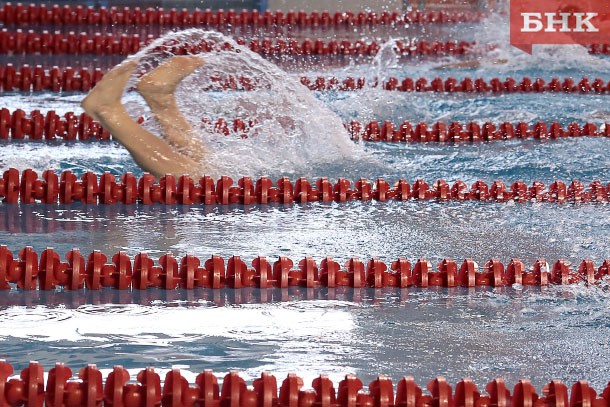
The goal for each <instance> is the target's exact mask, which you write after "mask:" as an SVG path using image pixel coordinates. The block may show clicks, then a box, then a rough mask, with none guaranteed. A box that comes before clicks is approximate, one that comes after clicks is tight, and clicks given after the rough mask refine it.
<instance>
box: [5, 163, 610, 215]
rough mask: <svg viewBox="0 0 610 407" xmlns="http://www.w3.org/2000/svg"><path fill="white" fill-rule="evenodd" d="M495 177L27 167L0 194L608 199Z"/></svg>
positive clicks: (595, 191)
mask: <svg viewBox="0 0 610 407" xmlns="http://www.w3.org/2000/svg"><path fill="white" fill-rule="evenodd" d="M509 185H510V187H508V186H507V184H506V183H505V182H503V181H499V180H496V181H494V182H493V183H491V185H488V184H487V183H485V182H483V181H480V180H479V181H476V182H474V183H473V184H472V185H471V186H468V185H467V184H466V183H465V182H463V181H461V180H460V181H456V182H455V183H453V185H449V183H447V182H446V181H445V180H442V179H440V180H437V181H435V182H434V183H433V184H432V185H430V184H428V183H427V182H426V181H424V180H421V179H420V180H417V181H415V182H414V183H413V184H409V183H408V182H407V181H406V180H404V179H400V180H398V181H397V182H395V183H394V184H393V185H392V184H390V183H389V182H387V181H386V180H384V179H383V178H379V179H377V180H375V181H369V180H367V179H365V178H360V179H359V180H357V181H355V182H353V183H352V182H351V181H350V180H348V179H345V178H339V179H337V181H335V182H331V181H330V180H329V179H328V178H318V179H317V180H315V181H309V180H307V179H306V178H304V177H301V178H299V179H297V180H296V181H295V182H294V183H293V182H292V181H291V180H290V179H289V178H288V177H283V178H280V179H279V180H277V182H276V183H274V182H273V181H272V180H271V179H270V178H268V177H262V178H259V179H258V180H253V179H251V178H249V177H243V178H240V179H239V180H238V182H237V184H235V183H234V181H233V179H232V178H230V177H226V176H223V177H220V179H218V181H215V180H214V179H212V178H211V177H209V176H204V177H201V178H200V179H193V178H191V177H189V176H186V175H182V176H179V177H176V176H173V175H165V176H163V177H161V178H160V179H159V181H158V182H157V181H156V179H155V177H154V176H153V175H151V174H144V175H143V176H142V177H140V178H139V179H138V178H137V177H135V176H134V175H133V174H131V173H125V174H123V175H121V176H120V177H119V179H118V180H117V177H116V176H115V175H113V174H110V173H108V172H106V173H104V174H102V175H96V174H94V173H93V172H91V171H88V172H86V173H84V174H82V176H81V177H80V178H79V177H77V176H76V175H75V174H74V173H73V172H72V171H69V170H67V171H63V172H61V174H59V175H58V174H57V173H55V172H54V171H53V170H46V171H44V172H43V174H42V178H40V177H39V176H38V174H37V173H36V171H34V170H32V169H26V170H24V171H23V172H22V173H21V174H20V173H19V171H18V170H17V169H15V168H10V169H8V170H6V171H4V174H3V176H2V178H0V198H3V199H2V202H3V203H7V204H16V203H21V204H34V203H44V204H56V203H60V204H62V205H67V204H73V203H77V202H81V203H86V204H90V205H96V204H99V205H112V204H124V205H131V204H136V203H138V204H141V205H153V204H164V205H221V206H222V205H230V204H240V205H268V204H302V203H308V202H342V203H345V202H350V201H362V202H366V201H378V202H384V201H392V200H393V201H437V202H447V201H457V202H463V201H478V202H516V203H529V202H546V203H568V202H569V203H575V204H580V203H597V204H601V203H606V202H609V201H610V183H608V184H606V185H604V184H603V183H602V181H600V180H595V181H593V182H591V183H589V184H588V186H586V185H585V184H584V183H583V182H581V181H578V180H573V181H572V182H571V183H565V182H563V181H555V182H553V183H551V184H550V185H549V186H548V187H547V186H546V185H545V184H544V183H542V182H540V181H534V182H533V183H532V185H531V186H528V185H527V184H526V183H525V182H523V181H520V180H519V181H516V182H513V183H512V184H509Z"/></svg>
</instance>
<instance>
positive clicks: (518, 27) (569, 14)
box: [510, 0, 610, 53]
mask: <svg viewBox="0 0 610 407" xmlns="http://www.w3.org/2000/svg"><path fill="white" fill-rule="evenodd" d="M510 42H511V44H512V45H513V46H515V47H517V48H520V49H522V50H524V51H525V52H528V53H531V52H532V45H535V44H580V45H594V44H610V1H608V0H511V4H510Z"/></svg>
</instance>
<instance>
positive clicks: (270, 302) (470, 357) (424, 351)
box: [0, 49, 610, 390]
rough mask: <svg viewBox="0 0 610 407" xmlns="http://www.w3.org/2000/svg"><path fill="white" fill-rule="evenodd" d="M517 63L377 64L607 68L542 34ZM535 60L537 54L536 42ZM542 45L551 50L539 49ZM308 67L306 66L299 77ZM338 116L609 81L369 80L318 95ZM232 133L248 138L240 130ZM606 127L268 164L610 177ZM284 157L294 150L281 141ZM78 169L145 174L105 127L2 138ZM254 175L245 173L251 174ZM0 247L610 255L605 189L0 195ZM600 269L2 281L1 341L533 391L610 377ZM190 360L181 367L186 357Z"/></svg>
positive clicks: (82, 358) (76, 353)
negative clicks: (62, 286) (425, 278)
mask: <svg viewBox="0 0 610 407" xmlns="http://www.w3.org/2000/svg"><path fill="white" fill-rule="evenodd" d="M502 52H503V53H509V56H511V59H510V62H509V63H508V65H501V66H495V65H493V64H491V62H489V61H492V60H493V59H494V58H496V57H497V55H491V56H489V57H487V58H483V61H484V62H485V64H487V65H485V64H484V65H483V66H482V67H481V68H474V69H455V68H451V69H448V70H443V71H438V70H434V69H433V68H434V67H436V66H437V65H438V64H439V63H440V62H439V61H437V60H417V61H415V62H414V63H413V64H409V63H407V62H404V61H403V63H401V64H399V65H397V66H396V67H390V68H388V72H390V73H391V74H396V73H398V74H400V75H403V76H406V75H409V76H416V75H424V76H427V77H434V76H442V77H446V76H451V75H453V76H456V77H463V76H483V77H493V76H497V75H502V76H508V75H514V76H519V75H530V76H543V77H545V78H550V77H551V76H554V75H559V76H561V77H563V76H565V75H572V76H575V77H580V76H590V77H596V76H600V77H602V78H604V79H606V80H608V79H610V78H608V77H607V76H606V72H607V67H608V66H607V63H608V62H607V61H606V60H605V59H603V58H596V57H589V56H587V55H586V54H583V53H576V55H577V57H578V58H581V59H582V61H584V62H581V63H580V64H578V63H575V62H574V61H573V58H572V54H571V53H570V51H565V50H564V51H552V50H551V51H549V50H542V51H540V52H539V53H538V54H537V55H536V56H534V57H533V58H534V59H533V60H530V65H529V66H526V62H527V59H525V57H523V56H521V55H519V54H518V51H517V53H515V54H514V55H513V54H510V52H511V51H508V50H506V49H505V50H503V51H502ZM528 58H529V57H528ZM545 61H546V62H545ZM301 69H304V70H305V71H306V72H308V73H310V74H311V75H317V74H319V73H320V72H323V73H328V72H331V73H333V74H336V75H338V76H341V75H344V76H347V75H354V74H360V75H365V76H367V75H370V74H371V71H372V70H373V68H372V66H371V65H370V64H369V65H353V66H350V65H348V66H343V67H315V69H314V68H313V67H305V68H303V67H301ZM300 73H301V72H299V74H300ZM81 97H82V95H61V96H58V95H51V94H36V95H19V94H9V95H6V96H3V98H2V101H3V105H4V106H7V107H9V108H13V109H14V108H17V107H19V108H22V109H24V110H26V111H28V110H32V109H36V108H38V109H41V110H46V109H48V108H50V107H53V108H54V109H56V110H58V111H79V107H78V101H79V100H80V98H81ZM318 97H319V98H320V99H321V100H323V101H324V102H325V103H326V104H327V105H328V106H329V107H330V108H331V109H333V110H334V111H336V112H337V113H338V114H339V116H341V118H342V119H343V120H350V119H353V118H355V119H359V120H363V121H364V120H370V119H373V118H375V119H382V120H383V119H391V120H394V121H402V120H412V121H416V122H418V121H422V120H423V121H427V122H432V121H436V120H444V121H447V122H449V121H453V120H458V121H467V120H476V121H487V120H491V121H494V122H498V121H510V122H516V121H521V120H523V121H526V122H530V123H533V122H535V121H538V120H545V121H559V122H560V123H562V124H563V125H566V124H568V123H570V122H571V121H577V122H579V123H582V122H585V121H593V122H595V123H598V124H599V123H602V122H604V121H605V120H608V118H609V117H610V115H609V112H610V110H609V108H608V106H607V105H608V99H607V98H608V97H607V96H586V95H570V96H566V95H546V94H545V95H502V96H484V97H477V96H476V95H438V94H425V95H413V94H398V93H389V92H379V91H372V90H367V91H365V92H360V93H350V94H347V93H345V94H333V93H328V94H319V95H318ZM236 142H239V141H238V140H236ZM609 146H610V139H607V138H606V139H602V138H582V139H565V140H558V141H546V142H541V141H535V140H513V141H509V142H502V141H500V142H490V143H478V144H469V143H462V144H457V145H452V144H446V145H439V144H435V143H430V144H381V143H378V144H372V143H369V144H366V143H365V144H363V148H364V150H365V152H366V154H367V156H371V157H373V158H374V160H372V161H371V160H368V161H358V160H351V161H350V160H346V161H345V162H343V163H330V164H317V165H315V166H312V167H311V168H308V169H305V170H302V169H300V170H299V171H296V170H294V171H290V167H289V166H282V167H281V169H278V170H276V171H275V172H274V171H270V172H269V173H268V174H267V175H269V176H271V177H272V178H278V177H280V176H283V175H288V176H291V177H292V178H293V179H294V178H296V177H299V176H307V177H310V178H315V177H319V176H327V177H330V178H333V179H335V178H337V177H347V178H350V179H357V178H359V177H367V178H370V179H376V178H378V177H384V178H386V179H388V180H390V181H394V180H397V179H399V178H406V179H408V180H409V181H414V180H416V179H418V178H423V179H425V180H427V181H428V182H433V181H434V180H435V179H438V178H443V179H446V180H447V181H448V182H454V181H456V180H458V179H462V180H464V181H466V182H474V181H476V180H478V179H482V180H485V181H486V182H492V181H493V180H494V179H501V180H503V181H505V182H507V183H508V182H513V181H516V180H519V179H521V180H524V181H525V182H527V183H531V182H532V181H533V180H535V179H538V180H541V181H543V182H545V183H546V184H547V185H548V184H549V183H551V182H553V181H554V180H556V179H560V180H564V181H566V182H569V181H571V180H572V179H579V180H581V181H583V182H585V183H588V182H590V181H592V180H594V179H601V180H602V181H604V183H605V184H606V183H608V182H609V181H610V158H609V156H608V151H609ZM282 158H284V159H289V158H290V157H288V158H286V157H282ZM11 166H13V167H17V168H20V169H23V168H28V167H31V168H35V169H36V170H37V171H39V172H41V171H42V170H44V169H47V168H54V169H56V170H58V171H59V170H66V169H70V170H72V171H74V172H76V173H78V174H80V173H83V172H85V171H87V170H91V171H94V172H96V173H101V172H103V171H110V172H112V173H114V174H121V173H123V172H126V171H131V172H134V173H135V174H136V175H141V171H140V170H139V169H138V168H137V166H136V165H135V163H134V162H133V160H132V159H131V158H130V156H129V154H128V153H127V152H126V151H125V150H124V149H123V148H122V147H121V146H119V145H118V144H116V143H114V142H106V143H98V142H90V143H68V142H40V143H23V142H2V143H1V145H0V168H3V169H5V168H8V167H11ZM243 175H252V174H243ZM0 233H2V242H1V243H2V244H6V245H7V246H8V247H9V249H11V250H13V251H17V250H18V249H20V248H21V247H23V246H26V245H30V246H33V247H34V248H35V250H37V251H41V250H43V249H45V248H46V247H54V248H55V249H56V250H57V251H59V252H60V253H64V252H66V251H67V250H69V249H71V248H72V247H78V248H80V249H81V251H82V252H84V253H88V252H89V251H91V250H94V249H99V250H102V251H103V252H105V253H106V254H112V253H115V252H117V251H119V250H124V251H126V252H127V253H128V254H129V255H135V254H136V253H138V252H140V251H147V252H148V253H149V254H150V255H151V257H158V256H160V255H161V254H163V253H166V252H171V253H173V254H174V255H176V256H182V255H184V254H186V253H192V254H195V255H197V256H199V257H200V258H202V259H205V258H208V257H210V256H211V255H212V254H219V255H221V256H225V257H228V256H231V255H234V254H237V255H240V256H242V258H243V259H245V260H246V261H251V260H252V259H253V258H254V257H256V256H259V255H264V256H267V257H269V258H274V257H277V256H289V257H291V258H293V259H294V260H298V259H300V258H303V257H305V256H312V257H314V258H315V259H316V260H320V259H322V258H323V257H326V256H332V257H334V258H336V259H338V260H346V259H348V258H350V257H360V258H361V259H369V258H372V257H379V258H381V259H382V260H384V261H392V260H394V259H396V258H398V257H407V258H408V259H410V260H411V261H414V260H417V259H418V258H420V257H426V258H428V259H429V260H431V261H432V262H433V263H434V264H435V263H436V262H437V261H440V260H441V259H442V258H445V257H451V258H454V259H456V261H458V262H461V261H462V260H463V259H464V258H467V257H469V258H474V259H475V260H477V261H478V262H479V264H483V263H484V262H485V261H486V260H488V259H489V258H492V257H497V258H499V259H500V260H501V261H503V262H508V261H509V259H510V258H513V257H518V258H520V259H521V260H523V261H524V262H525V263H526V264H532V263H533V262H534V261H535V260H536V259H537V258H546V259H547V260H548V261H549V262H551V261H554V260H556V259H559V258H565V259H567V260H569V261H570V262H572V264H574V265H577V264H578V263H579V262H580V261H581V260H582V259H584V258H591V259H593V260H594V261H595V263H596V264H600V263H601V261H602V260H603V259H606V258H609V257H610V239H608V235H609V233H610V205H608V204H583V205H573V204H565V205H557V204H536V203H528V204H496V203H474V202H467V203H455V202H454V203H430V202H424V203H422V202H406V203H402V202H386V203H377V202H370V203H359V202H353V203H348V204H336V203H332V204H319V203H315V204H308V205H291V206H286V207H284V206H280V205H275V206H265V207H258V206H253V207H247V208H244V207H240V206H229V207H181V206H170V207H165V206H151V207H142V206H110V207H104V206H91V205H89V206H88V205H71V206H60V205H5V204H3V205H0ZM609 296H610V293H609V291H608V286H607V285H602V286H601V287H597V288H585V287H580V286H575V287H549V288H544V289H539V288H525V289H518V288H517V289H515V288H512V287H509V288H502V289H487V288H481V289H476V290H465V289H433V290H417V289H412V290H403V291H399V290H392V289H388V290H372V289H362V290H351V289H344V290H324V289H320V290H300V289H294V290H270V291H261V290H256V289H249V290H243V291H238V292H235V291H231V290H227V291H210V290H195V291H191V292H184V291H180V290H177V291H171V292H165V291H158V290H149V291H146V292H117V291H112V290H105V291H102V292H77V293H69V292H59V291H58V292H50V293H45V292H32V293H24V292H19V291H17V290H12V291H10V292H4V293H1V295H0V323H1V324H2V326H3V327H5V329H3V330H2V331H1V332H0V343H1V345H2V353H1V354H0V357H3V358H6V359H8V360H9V361H11V362H12V363H13V364H15V365H16V367H18V369H20V368H22V367H25V365H26V363H27V362H28V361H29V360H31V359H36V360H39V361H41V362H42V363H43V364H44V365H45V366H46V367H47V368H50V367H51V366H52V365H53V364H54V363H55V362H56V361H63V362H66V363H67V364H69V365H70V366H71V367H73V368H77V367H81V366H83V365H85V364H86V363H96V364H97V365H98V367H100V368H102V369H109V368H111V367H112V366H113V365H114V364H123V365H124V366H125V367H127V368H129V369H131V370H132V371H135V370H137V369H139V368H141V367H144V366H147V365H154V366H155V367H159V368H161V369H169V368H171V367H172V366H177V367H180V368H182V369H185V370H186V371H187V373H186V376H187V377H188V378H189V379H190V380H191V381H193V380H194V376H195V375H196V374H197V373H198V372H200V371H201V370H203V369H205V368H213V369H214V370H215V371H216V372H217V373H219V374H221V373H225V372H227V371H228V370H230V369H239V370H240V371H241V372H243V374H244V377H245V378H248V379H251V378H254V377H257V376H259V374H260V372H261V371H262V370H270V371H272V372H274V373H277V374H278V376H279V377H281V376H283V374H285V373H287V372H296V373H298V374H299V375H301V376H302V377H304V378H305V379H306V386H308V385H309V383H310V380H311V379H312V378H313V377H315V376H317V375H318V374H319V373H329V374H330V375H331V378H332V379H334V380H337V379H340V378H342V377H343V375H344V374H345V373H350V372H352V373H357V374H358V375H359V376H360V377H361V378H362V379H363V381H364V382H365V383H368V381H369V380H372V379H374V378H375V377H376V376H377V375H378V374H381V373H384V374H388V375H390V376H391V377H392V378H394V379H398V378H400V377H402V376H403V375H406V374H411V375H414V376H415V378H416V380H418V382H419V383H420V384H424V383H425V382H427V380H428V379H430V378H432V377H433V376H436V375H443V376H445V377H447V378H448V380H449V381H450V382H452V383H455V382H457V381H458V380H459V379H460V378H462V377H472V378H473V379H474V380H475V382H476V383H477V384H478V385H479V386H480V387H483V386H484V384H485V383H486V382H487V381H489V380H491V379H492V378H495V377H498V376H501V377H503V378H505V379H506V381H507V382H508V383H511V384H513V383H515V382H516V381H517V380H518V379H520V378H523V377H527V378H530V379H531V380H532V381H533V383H534V384H535V385H536V386H538V387H540V386H541V385H542V384H544V383H546V382H548V381H550V380H551V379H555V378H558V379H561V380H564V381H565V382H568V383H571V382H573V381H575V380H577V379H588V380H590V382H591V384H592V385H593V386H594V387H596V388H597V389H600V390H601V389H602V388H603V386H605V384H606V382H607V381H608V376H609V373H610V372H609V371H608V366H607V361H608V360H610V339H609V338H610V319H609V317H608V315H610V312H609V311H610V309H609V304H610V302H609ZM188 372H190V373H188Z"/></svg>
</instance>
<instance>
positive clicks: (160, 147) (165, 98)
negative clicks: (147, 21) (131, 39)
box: [81, 56, 207, 177]
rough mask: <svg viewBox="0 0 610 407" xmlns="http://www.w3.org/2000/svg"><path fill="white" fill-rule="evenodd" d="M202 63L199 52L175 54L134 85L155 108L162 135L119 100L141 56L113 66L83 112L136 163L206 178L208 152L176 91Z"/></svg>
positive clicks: (145, 167) (163, 171) (148, 168)
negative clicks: (135, 116) (145, 125)
mask: <svg viewBox="0 0 610 407" xmlns="http://www.w3.org/2000/svg"><path fill="white" fill-rule="evenodd" d="M203 63H204V61H203V59H202V58H201V57H197V56H174V57H172V58H170V59H168V60H167V61H165V62H164V63H162V64H161V65H159V66H158V67H157V68H155V69H153V70H152V71H150V72H149V73H147V74H146V75H144V76H143V77H142V78H141V79H140V80H139V81H138V82H137V84H136V91H137V92H138V93H139V94H140V95H142V97H143V98H144V100H145V101H146V103H147V104H148V106H149V108H150V110H151V112H152V113H153V115H154V116H155V118H156V119H157V121H158V122H159V124H160V126H161V129H162V137H157V136H156V135H154V134H153V133H151V132H149V131H148V130H146V129H144V128H143V127H142V126H140V124H138V123H137V122H136V121H135V120H134V119H132V118H131V117H130V116H129V114H128V113H127V111H126V110H125V107H124V106H123V104H122V103H121V97H122V95H123V91H124V90H125V87H126V86H127V82H128V81H129V78H130V77H131V75H132V73H133V71H134V70H135V68H136V66H137V65H138V61H137V60H128V61H125V62H123V63H121V64H120V65H118V66H116V67H115V68H113V69H112V70H111V71H110V72H109V73H107V74H106V75H104V77H103V79H102V80H101V81H100V82H99V83H98V84H97V85H96V86H95V87H94V88H93V90H91V92H89V94H88V95H87V97H85V99H83V101H82V103H81V105H82V107H83V109H84V110H85V112H86V113H87V114H88V115H89V116H91V117H92V118H93V119H94V120H96V121H98V122H99V123H100V124H101V125H102V126H103V127H104V128H105V129H107V130H108V131H109V132H110V134H112V137H113V138H114V139H115V140H117V141H118V142H119V143H121V144H122V145H123V146H125V148H126V149H127V150H128V151H129V153H130V154H131V155H132V157H133V159H134V160H135V162H136V163H137V164H138V165H139V166H140V167H141V168H142V169H143V170H144V171H147V172H150V173H151V174H153V175H155V176H156V177H161V176H163V175H165V174H173V175H183V174H188V175H191V176H193V177H199V176H202V175H203V174H204V173H205V172H206V170H207V168H206V165H205V162H206V161H205V160H204V158H205V157H206V154H207V151H206V149H205V147H204V146H203V144H202V143H201V142H200V141H198V139H197V137H193V129H192V128H191V126H190V125H189V124H188V122H187V121H186V119H185V118H184V116H183V115H182V113H181V112H180V110H179V109H178V106H177V103H176V98H175V90H176V87H177V86H178V84H179V83H180V82H181V81H182V80H183V79H184V78H186V77H187V76H189V75H190V74H191V73H193V72H194V71H195V70H196V69H197V68H199V67H200V66H202V65H203Z"/></svg>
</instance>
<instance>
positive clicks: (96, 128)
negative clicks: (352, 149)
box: [0, 108, 610, 143]
mask: <svg viewBox="0 0 610 407" xmlns="http://www.w3.org/2000/svg"><path fill="white" fill-rule="evenodd" d="M136 120H137V121H138V122H139V123H143V122H144V121H145V120H146V119H145V118H143V117H138V118H136ZM201 125H202V126H203V127H205V128H206V129H207V130H209V131H214V132H215V133H218V134H224V135H226V136H229V135H235V136H239V137H241V138H247V137H250V136H252V135H254V136H256V130H255V127H256V125H257V123H256V122H255V121H253V120H247V119H241V118H237V119H234V120H227V119H224V118H218V119H216V120H212V119H209V118H206V117H204V118H203V119H202V120H201ZM344 126H345V127H346V128H347V129H348V131H349V134H350V136H351V138H352V140H363V141H377V142H403V143H404V142H440V143H443V142H454V143H455V142H476V141H495V140H512V139H527V138H533V139H537V140H548V139H559V138H565V137H610V125H609V124H608V123H604V124H603V125H602V126H600V127H599V128H598V126H597V125H596V124H594V123H585V124H583V125H580V124H578V123H570V124H569V125H567V126H565V127H564V126H562V125H561V124H559V123H557V122H553V123H546V122H536V123H534V124H529V123H525V122H519V123H515V124H513V123H509V122H504V123H492V122H485V123H479V122H474V121H472V122H468V123H460V122H451V123H445V122H435V123H432V124H428V123H425V122H419V123H412V122H410V121H404V122H402V123H400V124H397V123H393V122H391V121H389V120H386V121H383V122H378V121H370V122H368V123H362V122H358V121H355V120H352V121H350V122H349V123H345V124H344ZM58 139H59V140H65V141H86V140H103V141H106V140H111V139H112V136H111V135H110V133H109V132H108V131H107V130H106V129H104V128H102V127H101V125H100V124H99V123H98V122H96V121H94V120H93V119H91V117H89V116H88V115H87V114H86V113H80V114H76V113H74V112H66V113H64V114H63V115H60V114H57V113H56V112H55V111H54V110H49V111H46V112H41V111H40V110H33V111H31V112H25V111H24V110H22V109H16V110H14V111H11V110H9V109H7V108H2V109H0V140H23V141H39V140H58Z"/></svg>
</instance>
